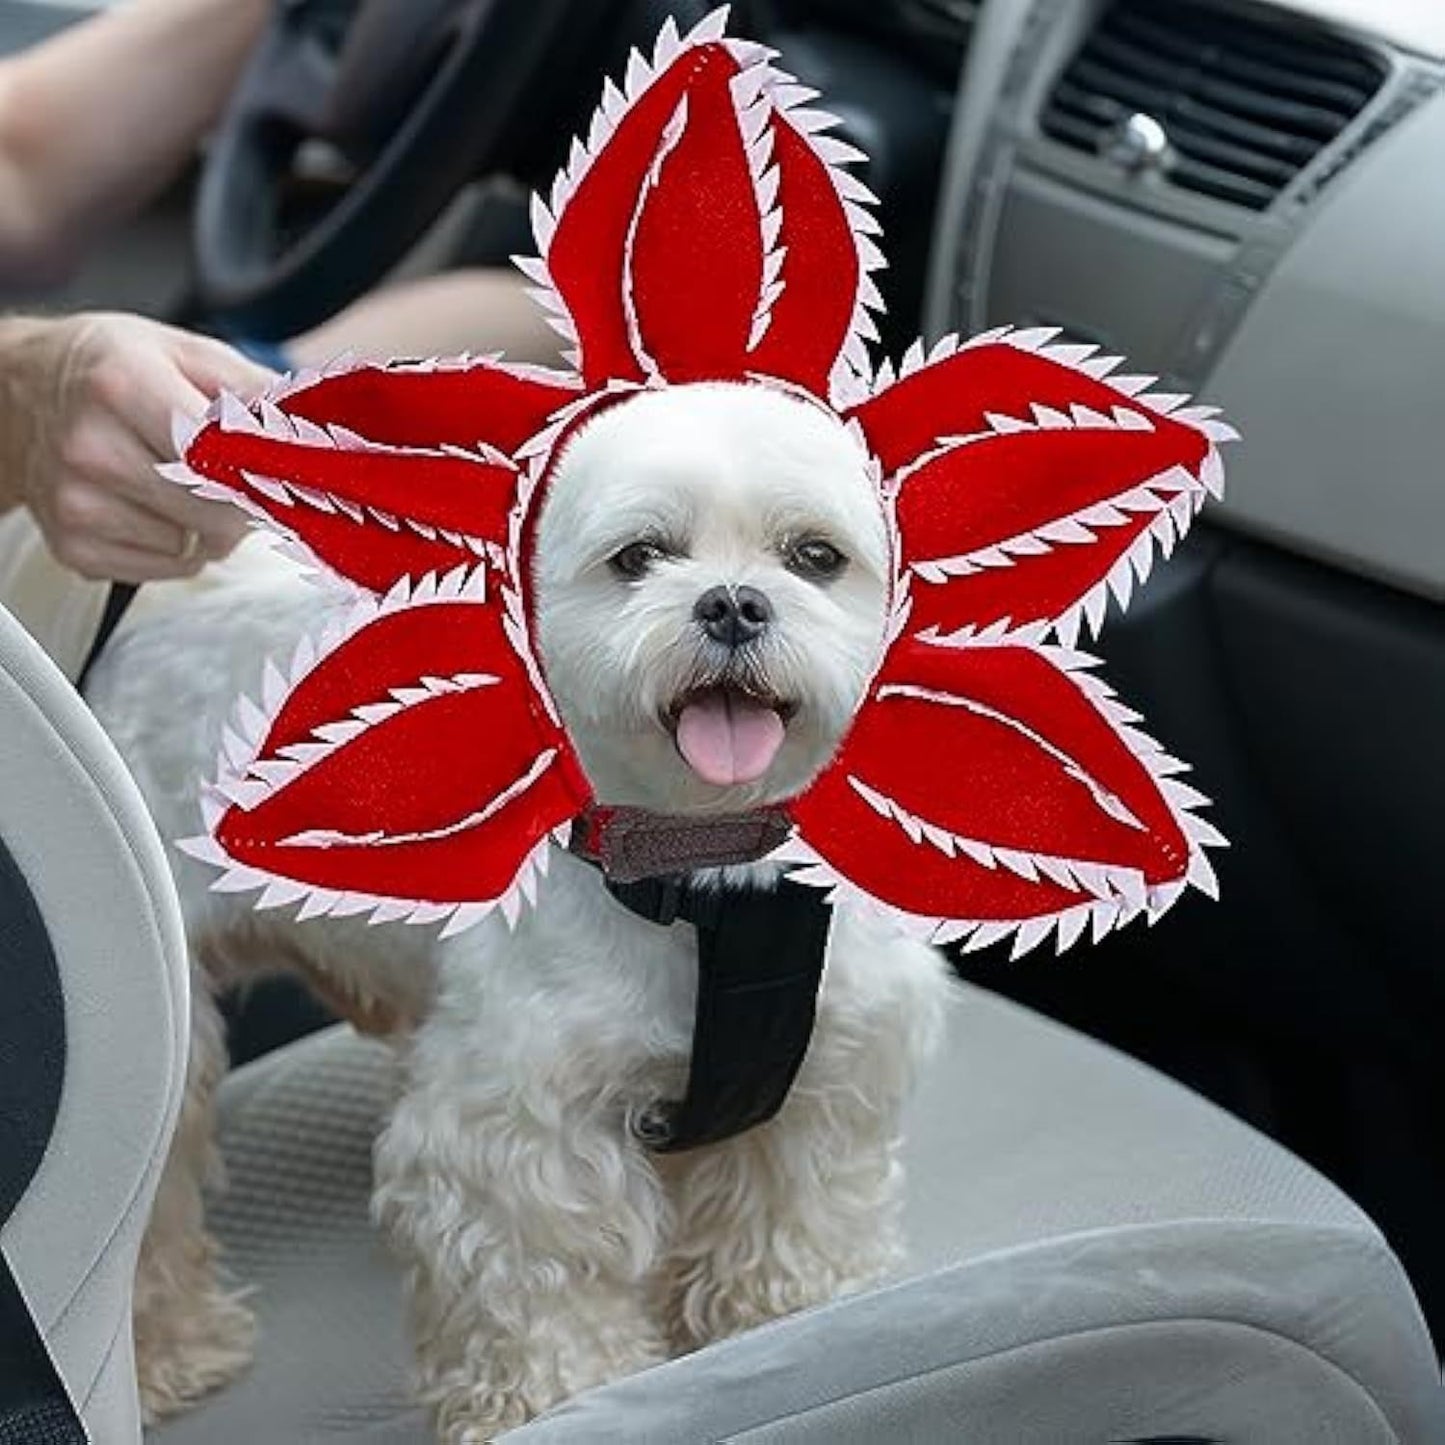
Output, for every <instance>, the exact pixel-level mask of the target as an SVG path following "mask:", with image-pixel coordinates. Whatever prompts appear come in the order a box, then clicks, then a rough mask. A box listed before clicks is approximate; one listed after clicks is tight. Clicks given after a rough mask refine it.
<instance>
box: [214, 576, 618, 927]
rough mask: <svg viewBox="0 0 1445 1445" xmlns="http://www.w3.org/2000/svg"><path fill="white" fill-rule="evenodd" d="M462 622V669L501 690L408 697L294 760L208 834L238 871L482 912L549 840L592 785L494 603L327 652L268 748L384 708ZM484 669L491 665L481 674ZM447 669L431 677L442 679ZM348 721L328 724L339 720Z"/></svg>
mask: <svg viewBox="0 0 1445 1445" xmlns="http://www.w3.org/2000/svg"><path fill="white" fill-rule="evenodd" d="M471 628H475V629H476V631H477V634H478V636H477V638H476V639H467V640H466V642H464V643H463V644H462V645H461V647H460V649H459V651H460V653H461V655H462V656H463V657H464V658H465V662H466V664H467V670H471V668H472V667H473V666H476V665H478V664H481V665H484V666H485V667H486V670H489V671H490V672H491V673H493V674H494V675H497V676H498V679H499V680H498V681H497V682H495V683H491V684H480V683H479V682H478V681H477V680H476V679H472V680H471V682H470V683H469V684H468V685H467V688H466V690H465V691H459V692H456V691H444V692H440V693H439V694H437V695H435V696H433V697H431V698H429V699H428V700H425V701H415V702H412V703H411V704H410V705H408V706H404V707H402V708H401V710H400V711H398V712H396V713H394V714H392V715H391V716H389V717H386V718H383V719H381V720H377V721H374V722H373V723H372V724H371V725H370V726H367V727H365V729H364V730H363V731H361V732H360V733H358V734H357V735H356V736H354V737H352V738H351V739H350V740H347V741H343V742H341V743H340V744H339V745H338V746H336V747H335V748H334V750H333V751H330V752H329V753H326V754H325V755H323V756H321V757H319V758H318V759H316V760H313V761H310V762H308V763H306V764H305V765H303V767H302V769H301V771H300V772H299V773H298V774H297V775H296V776H295V777H294V778H293V779H291V780H290V781H284V782H282V783H281V784H280V785H279V786H277V787H276V788H275V789H274V791H272V792H271V793H269V795H267V796H265V797H264V798H262V799H261V800H259V801H257V802H255V803H254V804H253V805H252V806H250V807H242V806H240V805H239V804H238V805H233V806H232V807H230V808H229V809H228V810H227V811H226V812H225V813H224V814H223V815H222V817H221V819H220V821H219V822H218V824H217V826H216V829H215V837H216V841H217V842H218V843H219V845H220V847H221V848H222V850H223V851H224V853H225V854H226V855H227V857H228V859H229V860H231V861H232V862H233V863H236V864H240V865H242V866H244V867H249V868H252V869H255V870H258V871H259V872H262V873H264V874H269V875H273V876H276V877H279V878H284V879H288V880H291V881H293V882H297V883H301V884H305V885H308V886H311V887H316V888H322V889H327V890H332V891H336V892H339V893H346V892H350V893H360V894H364V895H369V896H373V897H377V898H392V899H414V900H418V901H425V902H434V903H465V902H491V901H494V900H496V899H497V898H499V897H501V896H502V895H503V894H505V893H506V892H507V890H508V889H509V888H510V887H511V885H512V883H513V881H514V880H515V878H516V876H517V873H518V870H519V869H520V868H521V866H522V864H523V863H524V861H525V860H526V858H527V857H528V855H529V854H530V853H531V851H532V850H533V848H535V847H536V845H537V844H538V843H539V842H540V841H541V840H542V839H544V838H545V837H546V836H547V834H548V833H549V832H550V831H551V830H552V829H554V828H556V827H557V826H559V825H560V824H562V823H565V822H567V820H568V819H569V818H571V817H573V816H574V815H575V814H576V813H577V812H579V811H580V810H581V809H582V808H583V807H584V806H585V805H586V803H587V802H588V800H589V798H590V791H589V789H588V788H587V785H586V782H585V780H584V778H583V776H582V774H581V771H580V768H579V767H578V765H577V763H576V760H575V757H574V756H573V754H572V752H571V750H570V747H569V745H568V744H567V741H566V739H565V737H564V736H563V734H562V732H561V730H560V729H559V728H558V727H557V725H556V724H555V723H554V722H552V720H551V719H550V718H549V717H548V716H547V715H546V713H545V711H544V710H543V708H542V706H541V704H540V702H539V700H538V698H537V696H536V694H535V693H534V692H533V691H532V689H531V687H530V686H529V684H528V683H527V681H526V675H525V672H524V670H523V669H522V667H521V666H520V664H519V663H518V662H517V660H516V659H515V657H511V656H510V655H509V653H508V651H507V644H506V643H505V641H504V640H503V639H502V634H501V624H500V620H499V618H498V616H497V615H496V613H495V612H494V610H493V609H492V608H490V607H484V606H478V605H471V606H463V605H460V604H455V605H452V606H448V605H447V604H434V605H425V606H416V607H408V608H406V609H404V610H403V611H401V612H398V613H394V614H391V615H389V616H386V617H384V618H382V619H381V620H379V621H378V622H376V623H373V624H371V625H369V626H368V627H366V628H363V629H362V631H360V632H359V633H357V634H356V635H355V636H354V637H352V638H350V639H348V641H346V642H345V643H343V644H342V645H341V646H340V647H339V648H338V649H337V650H336V651H334V652H332V653H330V654H329V655H328V656H327V657H326V658H324V659H323V660H322V662H321V663H320V664H318V666H317V667H316V668H315V669H314V670H313V671H312V672H311V673H310V674H309V675H308V676H307V677H306V679H305V680H304V681H303V682H302V683H301V685H300V686H299V687H298V688H297V690H296V692H295V694H293V696H292V697H291V698H290V699H288V701H287V702H286V704H285V705H283V707H282V710H281V712H280V714H279V715H278V717H277V720H276V723H275V724H274V725H273V726H272V728H271V729H270V730H269V731H268V734H267V737H266V740H265V742H264V745H263V747H262V754H263V755H264V756H274V755H275V754H276V752H277V750H278V749H279V748H281V747H283V746H294V742H295V739H296V738H297V737H298V736H299V735H300V734H301V733H303V732H306V731H309V729H310V725H311V724H312V722H313V721H314V719H315V718H317V717H319V716H321V714H322V712H323V709H325V708H327V707H333V706H335V707H342V708H347V709H348V712H349V706H348V705H355V704H356V703H357V702H358V701H359V700H360V699H362V698H365V699H367V701H368V702H373V703H374V702H382V701H385V700H386V699H387V694H388V691H389V689H390V688H391V687H393V686H395V685H396V679H397V678H398V677H399V676H407V677H408V679H409V683H410V684H418V683H420V680H421V678H422V677H423V676H425V675H426V669H425V667H424V666H417V665H415V664H413V665H411V666H406V663H407V661H408V659H411V658H413V657H415V658H416V659H419V660H420V659H427V660H431V655H432V654H436V653H440V652H442V651H445V648H444V647H442V646H441V645H440V642H439V639H440V638H441V637H442V636H443V635H445V637H446V639H447V640H448V641H455V640H457V638H458V637H459V635H460V634H461V633H462V632H464V631H466V630H468V629H471ZM489 664H490V666H487V665H489ZM455 670H456V669H455V668H454V665H453V666H449V667H447V668H445V670H444V671H443V672H442V673H441V674H440V675H441V676H443V677H451V676H454V674H455ZM348 712H342V713H341V714H340V715H339V716H333V718H332V721H333V722H338V723H342V724H345V723H346V722H348V721H350V720H351V719H349V718H348Z"/></svg>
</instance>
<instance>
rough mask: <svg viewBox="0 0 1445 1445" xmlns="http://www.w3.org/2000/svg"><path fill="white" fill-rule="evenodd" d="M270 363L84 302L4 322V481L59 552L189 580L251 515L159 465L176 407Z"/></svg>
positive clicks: (199, 402) (146, 576) (80, 561)
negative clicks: (66, 310)
mask: <svg viewBox="0 0 1445 1445" xmlns="http://www.w3.org/2000/svg"><path fill="white" fill-rule="evenodd" d="M269 380H270V373H269V372H267V371H265V370H264V369H263V368H261V367H259V366H256V365H254V364H253V363H251V362H250V361H248V360H246V358H245V357H243V356H241V355H240V354H239V353H238V352H236V351H234V350H232V349H231V348H230V347H229V346H225V345H223V344H222V343H221V342H219V341H213V340H211V339H210V338H208V337H204V336H196V335H193V334H191V333H189V332H186V331H180V330H177V329H176V328H174V327H171V326H163V325H161V324H160V323H159V322H155V321H148V320H146V319H144V318H143V317H139V316H125V315H119V314H112V313H107V312H94V313H83V314H80V315H76V316H70V317H64V318H58V319H54V320H45V319H36V320H13V321H8V322H5V323H3V326H0V469H3V470H0V488H3V490H4V491H5V492H6V493H7V494H9V495H11V496H13V497H14V498H15V499H16V500H19V501H21V502H23V503H25V504H26V505H27V506H28V507H29V508H30V510H31V511H32V512H33V513H34V515H35V518H36V520H37V522H38V523H39V525H40V529H41V531H42V532H43V533H44V535H45V539H46V542H47V543H48V544H49V546H50V549H51V551H52V552H54V554H55V556H56V557H57V558H58V559H59V560H60V561H61V562H63V563H65V564H66V566H68V567H71V568H73V569H74V570H75V571H76V572H79V573H81V574H82V575H83V576H86V577H92V578H100V579H104V580H107V581H117V582H149V581H152V580H155V579H159V578H167V577H188V576H190V575H192V574H193V573H195V572H197V571H199V570H200V569H201V567H202V566H204V565H205V563H206V562H207V561H209V560H210V559H212V558H215V557H223V556H225V555H226V554H227V553H228V552H229V551H230V550H231V549H232V548H233V547H234V546H235V545H236V543H237V542H238V541H240V539H241V537H242V536H243V535H244V533H245V530H246V523H245V518H244V516H243V515H242V513H241V512H239V511H238V510H237V509H236V508H234V507H231V506H229V505H227V504H226V503H224V502H213V501H204V500H202V499H201V498H199V497H196V496H193V495H192V494H191V493H190V492H188V491H186V489H185V488H184V487H181V486H177V485H176V484H175V483H173V482H168V481H166V480H164V479H163V478H161V477H160V476H158V475H157V474H156V471H155V467H156V464H157V463H158V462H162V461H166V460H169V459H171V458H172V457H173V456H174V454H175V448H174V445H173V443H172V441H171V420H172V417H173V416H174V414H175V413H177V412H181V413H184V414H187V415H199V414H200V412H201V411H202V410H203V409H204V408H205V406H206V403H207V402H208V401H209V400H210V398H211V397H213V396H214V395H215V394H216V393H217V391H219V390H221V389H222V388H224V389H226V390H229V391H234V392H237V393H239V394H241V395H243V396H248V397H249V396H251V395H253V394H254V393H255V392H257V391H259V390H260V389H261V388H262V387H263V386H264V385H265V384H266V382H267V381H269Z"/></svg>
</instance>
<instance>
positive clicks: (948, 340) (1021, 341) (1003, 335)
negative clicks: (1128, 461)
mask: <svg viewBox="0 0 1445 1445" xmlns="http://www.w3.org/2000/svg"><path fill="white" fill-rule="evenodd" d="M1059 331H1060V328H1059V327H1057V326H1033V327H1025V328H1022V329H1020V328H1016V327H1011V326H996V327H994V328H992V329H991V330H989V331H980V332H977V333H976V334H975V335H973V336H970V337H967V338H962V337H959V336H957V335H955V334H952V333H950V334H949V335H947V336H943V337H941V338H940V339H939V340H938V341H937V342H935V343H934V345H933V346H932V347H931V348H929V349H927V350H925V348H924V345H923V343H922V342H921V341H915V342H914V343H913V345H912V346H910V347H909V348H908V350H907V351H906V352H904V354H903V357H902V359H901V360H900V361H899V363H898V366H897V369H896V370H895V368H894V366H893V363H892V361H891V360H886V359H885V360H884V361H883V362H882V363H881V364H880V365H879V367H878V369H877V370H876V371H875V372H874V373H873V375H872V378H871V380H870V381H869V383H868V386H867V393H866V394H867V396H869V397H876V396H878V395H880V394H881V393H882V392H884V391H887V390H888V388H889V387H891V386H896V385H897V384H898V383H899V382H900V381H904V380H906V379H907V378H908V377H910V376H912V375H913V374H914V373H915V372H919V371H922V370H923V369H924V368H926V367H929V366H933V365H936V364H937V363H938V362H941V361H946V360H947V359H948V358H949V357H951V356H955V355H957V354H958V353H959V352H960V351H973V350H976V349H978V348H979V347H983V346H1000V345H1001V346H1012V347H1013V348H1014V349H1015V350H1017V351H1027V352H1030V353H1032V354H1033V355H1035V356H1039V357H1042V358H1043V359H1044V360H1046V361H1052V362H1055V363H1057V364H1058V365H1060V366H1066V367H1068V368H1069V370H1070V371H1077V372H1078V373H1079V374H1080V375H1082V376H1087V377H1089V378H1090V379H1091V380H1093V381H1097V382H1102V383H1103V384H1104V385H1105V386H1108V387H1111V388H1112V389H1113V390H1114V391H1116V392H1117V393H1118V394H1119V396H1120V399H1121V402H1122V403H1123V406H1124V410H1126V411H1129V412H1133V413H1136V414H1137V412H1138V410H1139V408H1140V407H1144V408H1147V409H1148V410H1149V411H1151V412H1153V413H1155V414H1156V415H1158V416H1168V417H1171V418H1172V419H1173V420H1175V421H1178V422H1183V423H1184V424H1185V425H1186V426H1192V427H1194V428H1195V429H1196V430H1197V431H1200V432H1202V433H1203V434H1204V435H1205V436H1206V437H1208V438H1209V440H1210V441H1211V442H1213V443H1215V444H1216V445H1217V444H1219V443H1221V442H1231V441H1238V440H1239V433H1238V432H1237V431H1235V429H1234V428H1233V427H1232V426H1230V425H1229V424H1228V423H1227V422H1222V421H1220V420H1218V410H1217V408H1215V407H1211V406H1188V405H1186V404H1185V403H1187V402H1188V401H1189V398H1188V397H1187V396H1185V395H1184V394H1182V393H1179V392H1155V391H1150V390H1149V388H1150V387H1151V386H1153V384H1154V383H1155V382H1156V381H1157V380H1158V377H1155V376H1121V375H1119V374H1118V372H1117V369H1116V368H1118V367H1119V366H1120V365H1121V364H1122V361H1123V358H1122V357H1118V356H1105V355H1099V354H1097V353H1098V351H1099V348H1098V347H1097V346H1094V345H1092V344H1088V343H1076V342H1055V341H1054V337H1056V336H1058V335H1059ZM1084 410H1087V408H1085V409H1084ZM1056 415H1062V414H1061V413H1056ZM1095 415H1100V414H1099V413H1095ZM1115 420H1116V421H1117V422H1118V423H1119V424H1120V425H1126V426H1127V425H1130V424H1131V423H1129V422H1125V421H1123V420H1122V418H1120V417H1119V415H1118V412H1117V411H1116V412H1115ZM1074 424H1075V425H1078V424H1080V423H1079V422H1077V421H1075V423H1074ZM1133 424H1134V425H1136V427H1137V423H1133ZM1033 425H1039V423H1038V421H1037V418H1036V419H1035V421H1034V422H1032V423H1029V422H1020V423H1017V424H1016V429H1019V428H1022V427H1029V426H1033ZM1218 480H1219V481H1220V483H1221V484H1222V480H1223V479H1222V476H1221V477H1220V478H1219V479H1218Z"/></svg>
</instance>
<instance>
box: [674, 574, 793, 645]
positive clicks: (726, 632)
mask: <svg viewBox="0 0 1445 1445" xmlns="http://www.w3.org/2000/svg"><path fill="white" fill-rule="evenodd" d="M692 615H693V616H694V617H695V618H696V619H697V621H698V623H699V625H700V626H701V627H702V630H703V631H704V632H705V633H707V635H708V636H709V637H710V638H712V640H713V641H714V642H721V643H722V644H723V645H724V646H725V647H741V646H743V644H744V643H747V642H753V641H754V640H756V639H757V638H758V637H760V636H761V635H762V634H763V632H764V631H766V629H767V626H768V623H770V622H771V621H772V620H773V604H772V603H771V602H769V601H768V599H767V596H766V595H765V594H764V593H762V592H759V591H758V589H757V588H756V587H709V588H708V589H707V591H706V592H704V593H703V594H702V596H701V597H699V598H698V599H697V601H696V603H694V605H693V609H692Z"/></svg>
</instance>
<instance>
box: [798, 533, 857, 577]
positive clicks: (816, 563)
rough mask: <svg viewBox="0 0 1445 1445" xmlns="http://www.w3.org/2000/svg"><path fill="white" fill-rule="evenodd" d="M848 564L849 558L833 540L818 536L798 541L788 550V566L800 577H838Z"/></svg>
mask: <svg viewBox="0 0 1445 1445" xmlns="http://www.w3.org/2000/svg"><path fill="white" fill-rule="evenodd" d="M847 565H848V559H847V558H846V557H845V556H844V555H843V554H842V553H841V552H840V551H839V550H838V549H837V548H836V547H835V546H834V545H833V544H832V543H831V542H824V541H822V540H821V539H820V538H817V537H814V538H812V539H810V540H809V541H806V542H799V543H797V544H796V545H795V546H794V547H792V548H791V549H790V550H789V552H788V566H789V567H791V568H792V570H793V571H794V572H796V573H797V574H798V575H799V576H800V577H808V578H811V579H813V580H814V581H819V582H822V581H826V580H827V579H828V578H830V577H836V576H837V575H838V574H839V573H840V572H841V571H842V570H843V569H844V568H845V567H846V566H847Z"/></svg>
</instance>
